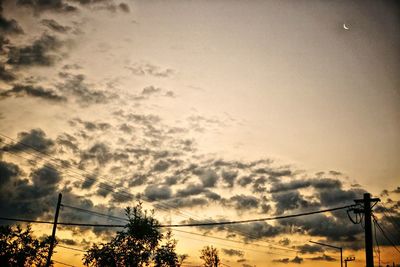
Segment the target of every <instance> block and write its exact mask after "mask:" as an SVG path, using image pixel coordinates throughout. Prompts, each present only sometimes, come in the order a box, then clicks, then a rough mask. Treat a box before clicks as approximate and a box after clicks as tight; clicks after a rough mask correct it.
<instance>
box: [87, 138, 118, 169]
mask: <svg viewBox="0 0 400 267" xmlns="http://www.w3.org/2000/svg"><path fill="white" fill-rule="evenodd" d="M113 156H114V154H113V153H112V152H111V151H110V148H109V147H108V146H107V145H106V144H104V143H96V144H94V145H93V146H91V147H90V148H88V149H87V150H84V151H82V152H81V164H84V163H86V162H88V161H94V162H97V163H98V164H100V165H104V164H106V163H108V162H109V161H110V160H111V159H112V158H113Z"/></svg>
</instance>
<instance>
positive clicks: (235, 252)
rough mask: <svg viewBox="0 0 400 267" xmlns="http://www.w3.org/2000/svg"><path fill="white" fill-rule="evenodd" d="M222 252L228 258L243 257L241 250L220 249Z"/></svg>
mask: <svg viewBox="0 0 400 267" xmlns="http://www.w3.org/2000/svg"><path fill="white" fill-rule="evenodd" d="M222 252H223V253H224V254H226V255H228V256H237V257H243V256H244V252H243V251H242V250H237V249H225V248H223V249H222Z"/></svg>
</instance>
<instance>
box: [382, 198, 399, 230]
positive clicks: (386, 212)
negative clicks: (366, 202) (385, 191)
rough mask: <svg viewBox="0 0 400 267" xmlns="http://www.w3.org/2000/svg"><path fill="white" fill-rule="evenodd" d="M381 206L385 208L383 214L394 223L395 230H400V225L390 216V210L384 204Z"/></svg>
mask: <svg viewBox="0 0 400 267" xmlns="http://www.w3.org/2000/svg"><path fill="white" fill-rule="evenodd" d="M380 206H381V207H382V208H383V214H384V215H385V216H386V217H387V218H388V219H389V221H390V222H391V223H392V225H393V226H394V228H398V229H399V228H400V224H399V223H398V222H397V221H396V220H395V219H394V218H393V217H392V216H391V215H390V211H389V209H388V208H386V206H385V205H384V204H383V203H380Z"/></svg>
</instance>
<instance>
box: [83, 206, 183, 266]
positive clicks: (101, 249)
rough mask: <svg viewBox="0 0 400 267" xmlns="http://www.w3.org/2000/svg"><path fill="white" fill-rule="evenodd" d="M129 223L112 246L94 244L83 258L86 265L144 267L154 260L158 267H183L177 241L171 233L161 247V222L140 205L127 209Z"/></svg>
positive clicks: (111, 242)
mask: <svg viewBox="0 0 400 267" xmlns="http://www.w3.org/2000/svg"><path fill="white" fill-rule="evenodd" d="M126 215H127V217H128V224H127V225H126V226H125V229H124V230H123V231H120V232H117V235H116V236H115V237H114V238H113V239H112V240H111V241H110V242H108V243H102V244H100V245H96V244H95V245H93V246H92V247H91V248H90V249H89V250H88V251H87V253H86V254H85V255H84V257H83V263H84V264H85V265H86V266H96V267H97V266H109V267H119V266H124V267H125V266H126V267H141V266H148V265H149V264H150V263H151V262H152V261H153V259H154V262H155V265H156V266H160V267H161V266H172V267H173V266H176V267H178V266H180V264H179V261H178V255H177V254H176V252H175V247H176V241H175V240H173V239H172V236H171V233H167V235H166V237H167V239H166V243H165V244H164V245H162V246H160V242H161V240H162V239H163V234H162V233H161V232H160V230H159V228H158V225H159V222H158V221H157V220H156V219H154V218H153V213H151V214H150V215H149V214H148V212H147V211H144V210H143V208H142V204H141V203H140V202H139V203H138V204H137V205H136V206H135V207H133V208H132V209H130V208H127V209H126Z"/></svg>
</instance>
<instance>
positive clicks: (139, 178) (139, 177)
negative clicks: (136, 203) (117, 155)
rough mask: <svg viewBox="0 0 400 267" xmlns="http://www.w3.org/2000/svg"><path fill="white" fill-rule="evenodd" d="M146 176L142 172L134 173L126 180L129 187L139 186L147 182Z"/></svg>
mask: <svg viewBox="0 0 400 267" xmlns="http://www.w3.org/2000/svg"><path fill="white" fill-rule="evenodd" d="M147 180H148V176H147V175H143V174H135V175H133V177H132V178H131V179H130V180H129V181H128V185H129V187H134V186H140V185H143V184H145V183H146V182H147Z"/></svg>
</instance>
